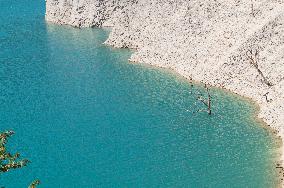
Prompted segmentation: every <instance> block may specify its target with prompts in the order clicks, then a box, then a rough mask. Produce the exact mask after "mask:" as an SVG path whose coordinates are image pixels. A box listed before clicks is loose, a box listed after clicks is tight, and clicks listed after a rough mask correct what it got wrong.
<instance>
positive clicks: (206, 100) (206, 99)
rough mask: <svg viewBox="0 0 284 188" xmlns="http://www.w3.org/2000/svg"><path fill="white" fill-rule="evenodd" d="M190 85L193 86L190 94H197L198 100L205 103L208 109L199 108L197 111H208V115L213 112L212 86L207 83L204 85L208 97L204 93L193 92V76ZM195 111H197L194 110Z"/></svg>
mask: <svg viewBox="0 0 284 188" xmlns="http://www.w3.org/2000/svg"><path fill="white" fill-rule="evenodd" d="M190 86H191V91H190V94H193V95H196V96H195V98H196V100H197V101H198V102H201V103H202V104H203V105H205V107H206V109H199V110H197V111H196V112H202V111H206V112H207V113H208V115H211V114H212V110H211V94H210V88H209V87H208V85H207V84H205V85H204V88H205V90H206V97H204V96H203V94H202V93H200V92H198V93H197V94H195V93H194V92H193V87H194V85H193V80H192V78H190ZM193 113H195V112H193Z"/></svg>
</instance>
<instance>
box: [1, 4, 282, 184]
mask: <svg viewBox="0 0 284 188" xmlns="http://www.w3.org/2000/svg"><path fill="white" fill-rule="evenodd" d="M0 8H1V11H0V49H1V50H0V130H10V129H12V130H14V131H15V132H16V135H15V136H14V137H13V138H12V139H11V140H10V142H9V149H10V150H11V151H19V152H20V153H22V154H23V157H26V158H28V159H30V160H31V161H32V163H30V164H29V165H28V167H25V168H23V169H21V170H15V171H11V172H8V173H6V174H1V175H0V186H4V185H5V187H6V188H22V187H23V188H24V187H27V185H28V184H29V183H30V182H31V181H32V180H34V179H40V180H41V182H42V184H41V186H39V187H45V188H54V187H62V188H78V187H84V188H93V187H98V188H126V187H129V188H136V187H143V188H144V187H145V188H146V187H147V188H148V187H193V188H195V187H197V188H199V187H201V188H202V187H220V188H222V187H224V188H227V187H251V188H262V187H263V188H268V187H275V186H276V185H277V172H276V170H275V162H276V156H277V155H276V149H277V148H278V147H279V146H278V144H277V143H276V141H275V139H274V137H273V136H272V134H271V133H269V132H268V131H267V130H266V129H265V128H264V127H263V126H262V125H261V124H260V123H258V122H257V121H256V120H255V119H254V114H255V107H254V106H253V105H252V104H250V103H248V101H245V100H244V99H242V98H241V97H237V96H235V95H231V94H228V93H225V92H223V91H221V90H217V89H212V90H211V93H212V100H213V115H212V116H208V115H207V114H206V113H205V112H200V113H192V111H195V110H198V109H202V108H203V106H202V104H199V103H197V104H195V103H196V100H195V99H196V97H195V94H191V93H190V92H191V91H192V92H194V93H196V92H197V91H200V92H203V93H204V90H203V89H202V87H201V86H198V85H196V86H194V87H193V89H192V88H191V86H190V84H189V83H188V82H187V81H185V80H183V79H181V78H179V77H177V76H176V75H174V74H171V73H169V72H168V71H165V70H159V69H154V68H147V67H145V66H142V65H138V64H129V63H128V62H127V59H128V58H129V56H130V54H131V52H130V51H128V50H125V49H124V50H122V49H112V48H110V47H106V46H104V45H102V43H103V42H104V41H105V40H106V38H107V36H108V31H104V30H101V29H82V30H79V29H74V28H71V27H67V26H56V25H52V24H47V23H45V21H44V11H45V7H44V1H36V0H13V1H11V0H0Z"/></svg>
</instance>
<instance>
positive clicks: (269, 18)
mask: <svg viewBox="0 0 284 188" xmlns="http://www.w3.org/2000/svg"><path fill="white" fill-rule="evenodd" d="M46 20H47V21H49V22H53V23H57V24H66V25H71V26H74V27H112V32H111V33H110V36H109V38H108V39H107V41H106V42H105V44H107V45H111V46H114V47H117V48H134V49H136V52H135V53H134V54H132V56H131V58H130V61H133V62H139V63H146V64H150V65H155V66H159V67H164V68H169V69H172V70H174V71H176V72H177V73H179V74H181V75H182V76H184V77H186V78H189V79H193V80H196V81H199V82H203V83H206V84H210V85H212V86H217V87H221V88H225V89H227V90H230V91H232V92H234V93H237V94H239V95H242V96H244V97H247V98H250V99H252V100H253V101H255V102H256V103H257V104H258V105H259V107H260V111H259V114H258V117H259V118H261V119H263V120H264V122H266V123H267V125H268V126H270V127H272V128H273V129H274V130H275V132H276V134H277V135H278V136H280V137H281V138H282V140H283V138H284V0H250V1H249V0H231V1H229V0H219V1H216V0H205V1H200V0H191V1H188V0H140V1H138V0H46ZM283 159H284V152H283V150H282V158H281V161H280V162H281V163H282V164H283ZM282 166H283V165H282ZM282 187H283V185H282Z"/></svg>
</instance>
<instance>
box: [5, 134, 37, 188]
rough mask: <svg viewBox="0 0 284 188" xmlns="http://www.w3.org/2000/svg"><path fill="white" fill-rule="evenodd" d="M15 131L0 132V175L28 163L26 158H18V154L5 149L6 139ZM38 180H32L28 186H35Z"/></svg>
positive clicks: (33, 187)
mask: <svg viewBox="0 0 284 188" xmlns="http://www.w3.org/2000/svg"><path fill="white" fill-rule="evenodd" d="M14 134H15V133H14V132H13V131H5V132H0V175H1V173H5V172H8V171H10V170H13V169H18V168H22V167H24V166H26V165H27V164H28V163H29V160H27V159H20V154H19V153H16V154H11V153H9V152H8V151H7V148H6V145H7V142H8V139H9V138H10V137H11V136H13V135H14ZM39 183H40V181H39V180H35V181H33V182H32V183H31V184H30V186H29V188H36V186H37V185H39Z"/></svg>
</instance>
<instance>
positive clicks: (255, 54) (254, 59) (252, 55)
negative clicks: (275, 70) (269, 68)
mask: <svg viewBox="0 0 284 188" xmlns="http://www.w3.org/2000/svg"><path fill="white" fill-rule="evenodd" d="M246 56H247V58H248V60H249V63H250V64H251V65H252V66H253V67H254V68H256V70H257V72H258V74H259V75H260V76H261V77H262V79H263V82H264V83H265V84H266V85H267V86H269V87H270V86H273V84H272V83H271V82H269V81H268V80H267V78H266V77H265V76H264V74H263V72H262V71H261V70H260V69H259V66H258V60H259V51H258V50H255V51H253V50H252V49H250V50H248V51H247V53H246Z"/></svg>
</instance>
